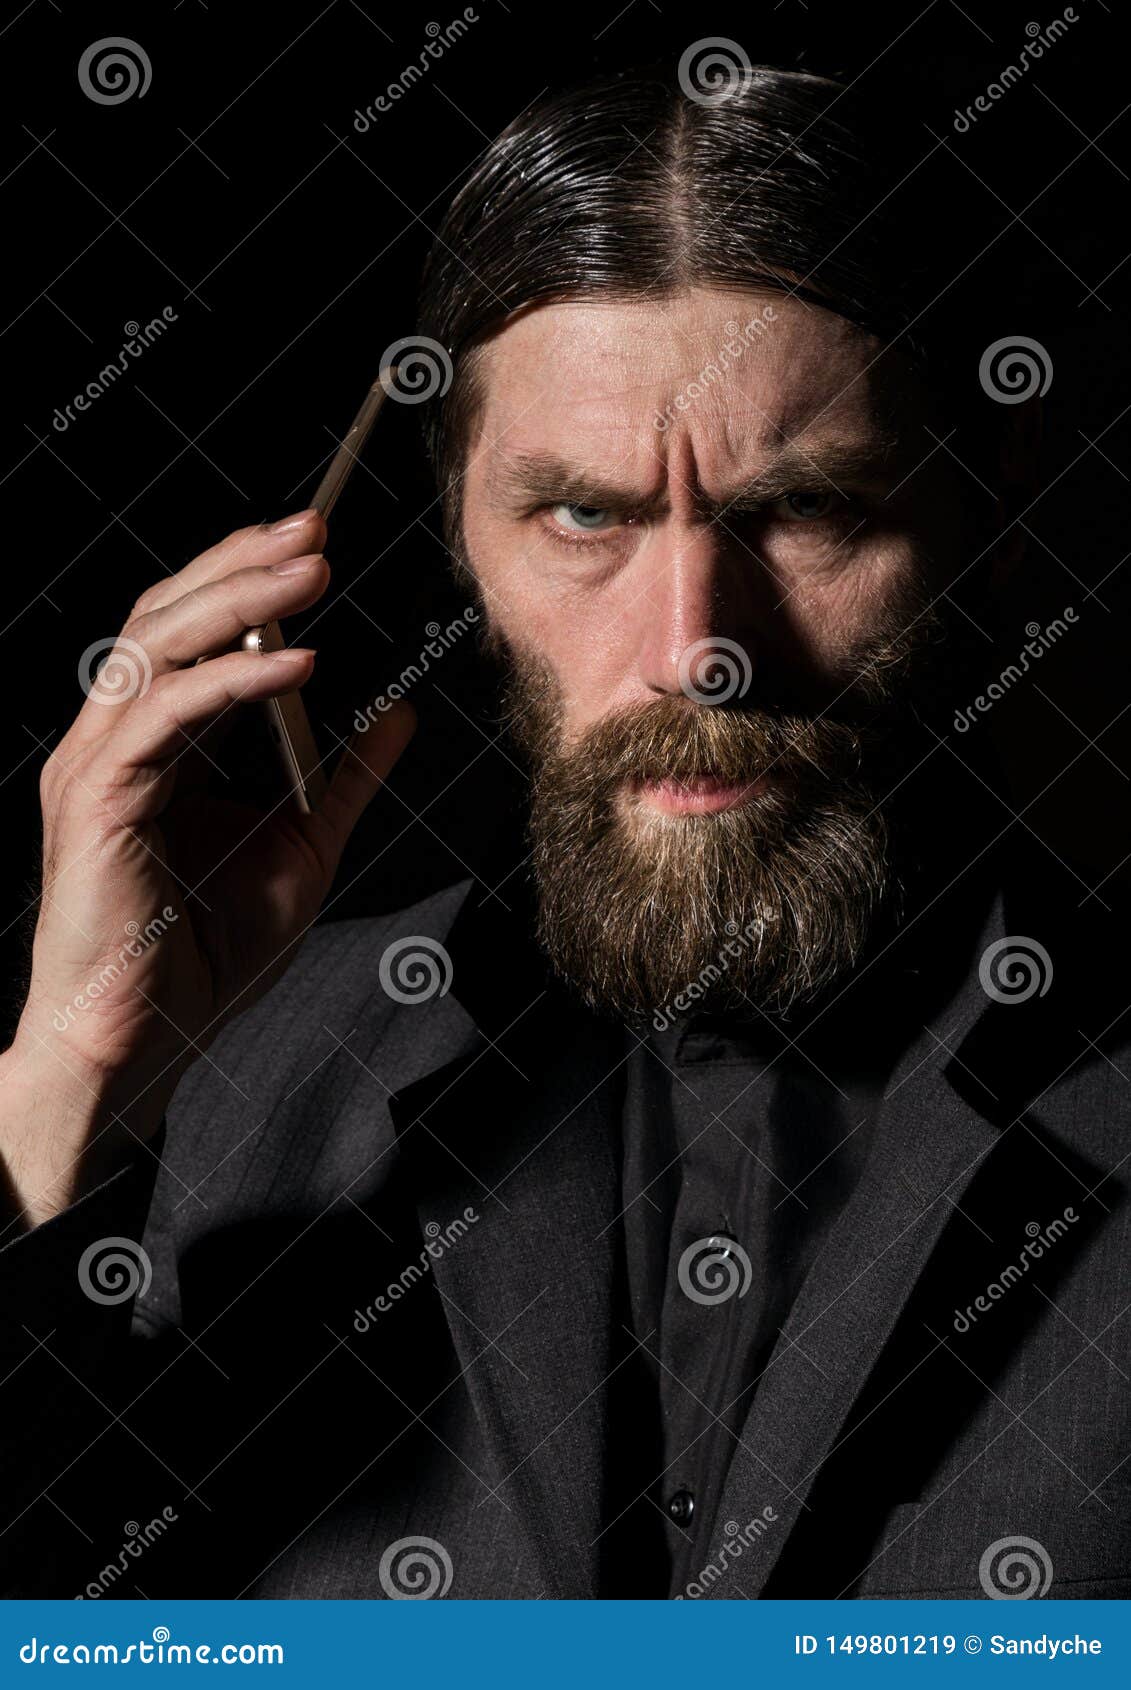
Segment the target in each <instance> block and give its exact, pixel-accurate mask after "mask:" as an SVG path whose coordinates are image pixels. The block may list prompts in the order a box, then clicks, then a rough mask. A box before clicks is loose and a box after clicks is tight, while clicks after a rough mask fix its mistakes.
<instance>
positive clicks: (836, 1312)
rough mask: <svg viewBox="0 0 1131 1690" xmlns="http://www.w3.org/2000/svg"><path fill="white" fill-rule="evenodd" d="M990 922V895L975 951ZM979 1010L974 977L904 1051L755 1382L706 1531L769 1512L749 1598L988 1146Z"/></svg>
mask: <svg viewBox="0 0 1131 1690" xmlns="http://www.w3.org/2000/svg"><path fill="white" fill-rule="evenodd" d="M1002 922H1003V914H1002V908H1001V901H1000V898H995V899H994V901H993V903H992V906H991V910H990V914H989V918H988V920H987V922H986V924H985V927H984V929H983V933H982V937H981V940H980V943H979V951H978V952H976V953H975V954H976V955H978V954H981V951H982V950H984V948H985V945H986V944H987V943H989V942H990V939H991V938H992V936H993V935H994V934H996V933H1000V932H1001V931H1002ZM986 1010H987V999H986V996H985V994H984V993H983V992H982V990H981V987H980V984H979V981H978V977H977V971H976V969H975V971H974V973H973V977H972V978H967V979H966V980H964V981H963V982H962V983H961V985H960V986H959V988H958V991H957V992H956V994H955V995H954V997H953V998H952V999H951V1001H950V1002H949V1003H948V1004H946V1006H945V1008H944V1009H943V1010H942V1011H941V1012H940V1013H939V1014H937V1015H936V1016H935V1017H933V1018H932V1025H931V1026H928V1027H924V1029H923V1034H922V1037H921V1038H920V1039H918V1040H916V1041H914V1043H913V1044H912V1045H911V1047H910V1048H909V1049H908V1050H907V1051H906V1052H905V1054H904V1056H903V1058H902V1060H901V1061H900V1063H899V1064H898V1067H897V1069H896V1071H895V1073H894V1074H893V1076H892V1078H891V1080H890V1081H889V1083H888V1086H887V1088H886V1092H885V1101H884V1103H883V1104H882V1106H881V1108H880V1111H879V1116H878V1119H877V1121H876V1125H875V1130H874V1139H873V1144H872V1149H871V1153H870V1155H869V1157H868V1161H867V1163H866V1166H865V1168H864V1171H863V1173H862V1175H861V1178H860V1180H859V1182H858V1184H857V1186H856V1188H855V1190H854V1192H853V1193H852V1195H851V1197H850V1198H849V1200H848V1202H847V1203H846V1205H845V1207H844V1209H843V1210H842V1211H841V1214H840V1215H839V1217H838V1219H837V1221H836V1223H835V1225H834V1227H833V1230H832V1232H831V1233H830V1235H829V1238H828V1240H827V1243H826V1245H825V1247H824V1249H823V1250H822V1251H821V1253H820V1255H819V1256H818V1258H817V1260H816V1261H815V1263H814V1264H813V1268H812V1270H811V1272H810V1273H809V1275H808V1277H807V1279H806V1281H805V1283H804V1285H803V1286H802V1289H801V1292H800V1295H799V1296H798V1299H797V1301H796V1303H795V1304H794V1306H793V1309H792V1311H791V1313H790V1315H789V1318H788V1319H787V1321H786V1323H785V1325H784V1327H783V1328H782V1332H781V1334H780V1336H779V1339H778V1342H777V1344H776V1345H775V1347H774V1350H773V1352H772V1354H771V1357H770V1360H769V1362H768V1364H767V1367H766V1369H765V1372H764V1374H763V1376H762V1378H761V1380H760V1381H759V1383H758V1387H757V1390H756V1391H755V1393H754V1397H753V1401H752V1403H751V1407H750V1411H749V1413H748V1415H747V1417H746V1420H745V1423H744V1425H743V1428H742V1430H741V1433H740V1434H739V1442H738V1443H737V1444H736V1446H735V1449H734V1453H733V1457H732V1461H731V1466H730V1470H729V1472H728V1475H727V1480H726V1483H725V1486H724V1489H723V1492H722V1495H721V1498H720V1503H719V1507H718V1511H717V1515H716V1530H715V1532H714V1534H713V1536H714V1539H717V1541H718V1542H719V1543H722V1542H724V1541H725V1540H726V1538H727V1537H728V1536H730V1535H733V1530H734V1528H737V1529H742V1528H744V1527H745V1526H746V1525H747V1524H748V1523H749V1522H751V1521H753V1520H755V1519H759V1518H762V1517H763V1510H764V1509H766V1508H767V1507H769V1508H772V1510H773V1515H774V1518H773V1523H772V1529H770V1530H765V1529H764V1528H762V1529H761V1535H757V1534H754V1533H752V1534H751V1541H750V1543H749V1547H748V1548H746V1549H744V1551H743V1555H742V1560H741V1563H740V1566H741V1574H740V1582H741V1586H742V1589H741V1594H742V1595H744V1596H747V1597H755V1596H758V1595H760V1594H762V1592H763V1590H764V1588H765V1585H766V1582H767V1580H768V1579H769V1577H770V1575H771V1573H772V1572H773V1569H774V1567H775V1565H776V1564H777V1562H778V1560H779V1558H780V1557H781V1554H782V1551H783V1549H784V1548H785V1545H786V1543H787V1542H788V1539H789V1535H790V1533H791V1532H792V1531H793V1529H794V1527H795V1526H796V1525H797V1524H798V1522H799V1520H800V1518H801V1515H802V1512H803V1510H804V1509H805V1507H806V1503H807V1498H808V1496H809V1493H810V1491H811V1489H812V1487H813V1485H814V1482H815V1480H816V1478H817V1476H818V1473H819V1471H820V1469H821V1466H822V1464H823V1463H824V1462H825V1460H826V1459H827V1457H828V1456H829V1454H830V1452H831V1450H832V1449H833V1448H834V1447H835V1446H836V1444H837V1441H838V1439H839V1437H840V1436H841V1433H842V1431H843V1430H844V1427H845V1424H846V1422H847V1420H848V1418H849V1416H850V1414H851V1412H852V1410H853V1408H854V1406H855V1404H856V1402H857V1400H858V1398H859V1396H860V1394H861V1392H862V1390H863V1388H864V1386H865V1384H866V1383H867V1381H868V1378H869V1375H870V1374H871V1373H872V1371H873V1369H874V1367H875V1365H876V1363H877V1361H878V1360H879V1357H880V1355H881V1354H882V1352H883V1349H884V1346H885V1345H886V1344H887V1342H888V1340H889V1338H890V1337H891V1334H892V1332H893V1330H894V1328H895V1326H896V1323H897V1321H898V1320H899V1318H900V1315H901V1314H902V1313H903V1310H904V1308H905V1307H906V1305H907V1302H908V1300H909V1298H910V1296H911V1294H912V1292H913V1290H914V1289H915V1286H916V1284H917V1282H918V1280H919V1278H920V1276H921V1274H922V1272H923V1270H924V1268H925V1266H926V1264H927V1262H928V1261H929V1259H930V1257H931V1254H932V1252H933V1251H934V1249H935V1246H936V1244H937V1243H938V1241H939V1238H940V1235H941V1233H942V1231H943V1229H944V1227H945V1226H946V1225H947V1223H948V1221H949V1220H950V1218H951V1216H952V1214H953V1213H954V1210H955V1209H956V1207H958V1206H959V1205H960V1204H961V1203H962V1200H963V1195H964V1193H965V1192H966V1191H967V1188H968V1187H969V1186H970V1184H971V1182H972V1181H973V1180H974V1179H975V1178H976V1176H977V1175H978V1173H979V1171H980V1169H981V1168H982V1166H983V1164H984V1161H985V1158H986V1156H987V1155H988V1154H989V1153H990V1152H991V1151H992V1149H993V1147H994V1145H995V1143H996V1141H997V1138H998V1131H999V1129H998V1126H997V1124H995V1123H996V1118H997V1116H998V1113H999V1111H998V1107H997V1103H998V1100H997V1099H996V1098H995V1094H994V1092H993V1091H992V1090H991V1089H990V1084H989V1077H990V1075H991V1072H992V1070H991V1067H990V1064H989V1062H988V1061H987V1060H984V1059H983V1057H982V1056H979V1058H978V1059H977V1061H976V1063H975V1062H972V1061H971V1060H970V1054H969V1053H970V1052H971V1050H972V1048H973V1046H974V1045H975V1044H977V1043H978V1041H977V1040H976V1039H971V1038H970V1037H969V1035H970V1034H971V1033H972V1032H974V1031H975V1030H976V1028H977V1025H978V1023H979V1021H980V1020H982V1019H983V1018H984V1016H985V1013H986ZM1004 1013H1005V1015H1009V1014H1010V1013H1015V1012H1012V1011H1010V1010H1006V1011H1005V1012H1004ZM991 1048H992V1041H991ZM981 1049H982V1051H983V1052H984V1051H985V1050H986V1041H985V1040H982V1041H981ZM981 1076H986V1078H982V1077H981ZM994 1078H996V1074H995V1075H994ZM731 1522H733V1523H734V1525H733V1527H732V1526H731ZM738 1582H739V1580H738V1579H736V1580H733V1581H732V1580H722V1581H719V1583H718V1584H717V1585H715V1586H713V1587H711V1588H710V1590H709V1591H708V1594H710V1595H714V1596H716V1597H725V1596H728V1595H733V1594H735V1593H736V1591H737V1584H738Z"/></svg>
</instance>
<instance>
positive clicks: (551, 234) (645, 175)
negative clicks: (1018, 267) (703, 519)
mask: <svg viewBox="0 0 1131 1690" xmlns="http://www.w3.org/2000/svg"><path fill="white" fill-rule="evenodd" d="M870 87H871V88H872V90H873V91H872V92H871V93H870V95H869V97H868V98H867V99H865V98H864V97H863V96H862V95H860V94H858V93H857V92H856V91H855V90H854V89H852V88H846V87H844V86H843V85H841V84H840V83H838V82H836V81H834V80H832V79H830V78H827V77H822V76H814V75H810V74H807V73H804V72H799V71H790V70H779V69H773V68H770V67H766V66H757V67H749V66H748V67H744V68H743V69H742V70H741V71H740V72H738V73H736V75H735V76H734V78H733V79H732V81H731V83H730V85H729V88H728V89H727V90H726V91H724V92H723V93H721V94H717V95H714V96H712V97H704V95H703V93H702V92H701V91H699V90H695V89H693V88H689V86H688V78H687V76H686V74H682V73H677V72H674V71H671V72H669V71H666V70H657V69H646V70H640V71H632V72H626V73H622V74H621V75H618V76H615V77H611V78H609V79H607V80H603V81H599V82H594V83H590V84H588V85H586V86H584V87H581V88H578V89H575V90H573V91H570V92H567V93H562V94H557V95H554V96H551V97H549V98H546V99H545V100H543V101H542V102H541V103H539V104H537V105H536V106H534V107H532V108H531V109H530V110H528V111H526V112H524V113H523V114H522V115H521V116H520V117H518V118H516V119H515V121H514V122H513V123H511V124H510V125H509V127H508V128H507V129H505V130H504V131H503V133H502V134H501V135H500V136H499V138H498V139H497V140H496V141H495V142H494V143H493V144H492V145H491V146H490V147H489V148H488V150H487V152H486V153H485V155H484V156H483V157H482V158H481V159H480V161H479V162H478V164H477V165H476V166H475V168H474V170H473V171H472V173H471V176H470V177H469V179H468V180H467V182H466V183H465V184H464V186H463V188H462V189H461V191H460V192H459V194H458V195H457V196H456V198H455V200H454V201H453V203H452V205H451V207H450V209H449V211H448V213H447V215H446V217H445V218H444V221H443V223H442V224H441V227H440V229H439V231H438V236H437V239H436V241H435V243H434V245H433V247H432V250H431V253H430V255H429V258H428V261H427V264H426V266H425V271H424V277H423V285H422V294H421V311H420V325H419V326H420V330H421V333H422V334H425V335H427V336H429V337H430V338H432V339H434V340H435V341H438V342H439V343H440V344H441V345H442V346H444V347H445V348H446V350H447V352H448V353H449V355H450V356H451V358H452V360H453V364H454V368H455V376H454V380H453V381H452V384H451V387H450V389H449V391H448V393H447V394H446V395H442V396H438V397H437V398H436V399H433V400H431V401H429V403H428V405H427V406H426V407H425V415H424V425H425V432H426V438H427V443H428V448H429V453H430V456H431V458H432V461H433V465H434V468H435V472H436V475H437V478H438V482H439V486H440V488H441V491H442V493H443V495H444V505H445V519H446V522H447V524H448V527H449V533H451V532H453V530H454V524H455V520H456V518H457V516H458V510H459V503H460V500H459V492H458V486H459V480H460V467H461V460H462V457H463V453H464V448H465V445H466V441H467V438H468V433H469V430H470V427H471V425H472V423H473V420H474V415H475V410H476V406H477V402H478V392H477V389H476V383H475V373H476V372H475V363H476V360H475V358H474V353H475V350H476V348H477V347H479V346H481V345H482V344H483V342H484V341H485V340H486V339H487V338H488V337H489V336H490V335H491V334H492V333H493V332H494V331H495V330H496V329H498V328H500V327H501V326H502V325H503V323H505V322H506V320H507V319H508V318H509V317H510V316H511V315H512V314H513V313H514V312H516V311H518V310H520V309H522V308H524V307H530V306H532V305H535V304H545V303H549V302H551V301H554V300H561V299H564V298H581V297H593V296H598V295H608V296H620V297H622V298H623V297H640V296H646V295H653V296H656V297H659V296H662V295H665V294H670V293H672V292H674V291H676V290H679V289H681V288H684V287H687V286H689V285H693V284H698V285H720V286H728V287H763V288H765V287H769V288H774V289H779V290H782V291H788V292H790V293H792V294H794V295H795V296H796V297H798V298H801V299H809V300H814V301H816V302H818V303H820V304H822V305H824V306H826V307H827V308H829V309H831V310H833V311H835V312H837V313H838V314H840V315H841V316H843V317H845V318H846V319H848V320H849V321H851V322H853V323H856V324H858V325H859V326H860V327H861V328H863V329H866V330H868V331H870V332H872V333H875V334H877V335H879V336H880V337H881V338H882V339H883V340H885V341H890V340H892V339H893V338H894V337H896V336H900V337H902V338H901V347H902V350H903V351H904V352H905V353H906V355H907V357H908V358H909V359H911V360H912V361H914V362H916V363H920V364H924V365H925V364H930V365H932V378H931V379H932V381H933V383H934V388H935V391H936V392H937V393H938V396H939V399H940V403H941V406H942V408H943V410H944V412H949V413H951V415H952V416H953V417H954V419H955V421H959V420H962V421H964V422H965V425H966V426H967V427H970V424H971V418H972V416H973V415H974V414H975V413H979V414H980V413H982V412H983V410H984V395H983V394H982V392H981V391H980V388H979V383H978V380H977V366H978V355H979V352H980V351H981V345H978V344H977V343H976V337H975V338H974V339H971V338H969V332H968V330H967V318H968V314H969V310H970V303H971V289H970V287H969V282H968V280H966V279H965V278H964V280H966V285H964V286H963V285H959V283H958V280H957V279H956V280H951V279H950V278H952V277H954V278H957V275H958V272H960V271H961V269H962V265H963V262H964V260H963V256H962V250H961V249H962V242H963V240H965V241H966V243H967V244H968V245H970V246H971V247H972V250H973V249H974V248H973V243H975V242H977V241H978V239H979V236H978V233H977V231H976V230H974V229H973V227H972V223H971V219H970V218H968V217H965V218H963V220H962V221H961V222H958V220H957V219H956V218H955V217H954V215H953V211H952V210H948V207H947V200H946V196H945V195H942V196H941V197H940V195H939V193H938V192H937V185H936V184H934V182H933V177H932V172H931V169H930V166H931V164H932V162H933V155H934V153H935V152H937V151H938V149H937V147H932V145H931V137H930V136H929V135H928V134H927V133H926V132H925V130H923V128H922V127H921V126H917V127H918V135H917V137H916V138H914V139H912V137H913V136H914V135H915V128H916V126H915V125H912V124H910V123H909V122H908V121H907V120H906V119H905V118H903V117H901V116H899V115H897V104H898V101H897V99H896V97H895V96H894V95H891V94H889V93H888V92H885V93H884V94H883V95H882V96H879V97H877V95H876V94H875V92H874V83H872V84H871V85H870ZM911 145H914V147H915V148H917V153H916V152H911V151H910V150H909V148H910V146H911ZM919 155H921V164H920V165H919V166H917V165H916V164H915V158H916V156H919ZM901 177H903V178H904V179H905V180H904V182H903V183H902V184H901V183H900V178H901ZM949 187H950V194H951V197H952V196H953V175H951V178H950V183H949ZM944 254H945V256H946V259H947V264H946V268H945V271H942V270H941V269H940V261H941V259H942V257H943V256H944ZM940 290H941V295H940ZM956 340H957V341H959V342H960V343H962V342H964V343H965V344H964V354H965V356H964V361H963V364H962V367H961V370H960V371H959V370H958V369H957V368H956V365H955V360H954V357H953V350H954V346H955V343H956ZM982 344H983V345H984V342H983V343H982ZM971 378H972V379H971ZM1000 409H1001V408H1000V407H992V406H991V407H989V408H988V410H986V411H985V416H986V424H985V426H990V427H992V424H993V421H994V420H995V419H994V418H993V416H992V413H993V412H994V411H995V410H997V411H1000ZM970 449H971V450H972V451H976V453H977V455H978V456H981V455H982V454H981V451H980V450H979V449H978V447H976V446H975V445H973V444H972V445H971V447H970Z"/></svg>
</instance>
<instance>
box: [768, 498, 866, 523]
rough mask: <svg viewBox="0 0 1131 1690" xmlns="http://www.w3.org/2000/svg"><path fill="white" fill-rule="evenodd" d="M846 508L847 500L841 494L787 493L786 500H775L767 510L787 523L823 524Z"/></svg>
mask: <svg viewBox="0 0 1131 1690" xmlns="http://www.w3.org/2000/svg"><path fill="white" fill-rule="evenodd" d="M846 506H847V500H846V499H843V498H842V497H841V495H840V494H839V493H835V492H832V493H828V492H823V491H822V492H813V491H805V492H798V493H787V494H786V495H785V498H784V499H775V500H774V501H773V503H772V504H769V505H767V506H766V509H767V510H770V511H773V513H774V515H775V516H780V517H781V518H782V519H783V520H784V521H786V522H821V521H822V520H824V519H825V518H827V517H830V516H836V515H839V514H840V513H841V512H842V511H843V510H844V509H845V508H846Z"/></svg>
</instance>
